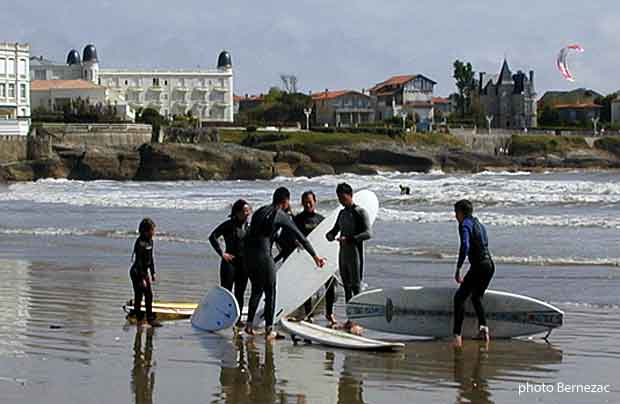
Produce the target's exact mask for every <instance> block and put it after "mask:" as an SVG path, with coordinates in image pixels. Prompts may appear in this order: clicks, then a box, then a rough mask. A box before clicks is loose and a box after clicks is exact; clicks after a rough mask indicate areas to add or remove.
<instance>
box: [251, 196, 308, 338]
mask: <svg viewBox="0 0 620 404" xmlns="http://www.w3.org/2000/svg"><path fill="white" fill-rule="evenodd" d="M280 228H282V229H286V230H289V231H291V233H292V234H294V235H295V238H296V239H297V241H299V243H300V244H301V245H302V246H303V247H304V249H305V250H306V251H308V253H309V254H310V255H312V256H313V257H314V256H316V253H315V251H314V249H313V248H312V245H311V244H310V243H309V242H308V240H306V238H305V237H304V235H303V234H302V233H301V232H300V231H299V229H298V228H297V226H295V223H293V220H292V219H291V217H290V215H288V214H287V213H286V212H284V211H283V210H282V209H280V208H278V207H276V206H274V205H267V206H263V207H262V208H260V209H259V210H257V211H256V212H255V213H254V215H253V216H252V222H251V224H250V231H249V233H248V235H247V237H246V239H245V254H244V256H243V257H244V262H245V265H246V269H247V271H248V274H249V275H250V280H251V281H252V295H251V297H250V308H249V311H248V320H247V321H248V324H252V322H253V321H254V315H255V314H256V310H257V309H258V303H259V302H260V298H261V296H262V295H263V292H264V293H265V327H266V329H268V330H269V329H270V328H271V326H272V325H273V318H274V314H275V313H274V311H275V303H276V270H275V262H274V259H273V256H272V255H271V247H272V245H273V242H274V238H275V235H276V233H277V231H278V229H280ZM287 287H294V285H287Z"/></svg>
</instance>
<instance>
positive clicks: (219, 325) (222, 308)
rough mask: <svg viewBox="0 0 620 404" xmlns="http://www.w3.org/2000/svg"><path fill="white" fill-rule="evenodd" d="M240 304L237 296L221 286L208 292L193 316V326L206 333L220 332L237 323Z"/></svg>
mask: <svg viewBox="0 0 620 404" xmlns="http://www.w3.org/2000/svg"><path fill="white" fill-rule="evenodd" d="M240 315H241V313H240V310H239V304H238V303H237V299H235V295H233V294H232V293H230V292H229V291H228V290H226V289H224V288H223V287H221V286H216V287H214V288H212V289H211V290H209V292H207V294H206V296H205V297H203V298H202V300H201V301H200V304H199V305H198V307H197V308H196V310H194V313H193V314H192V325H193V326H194V327H196V328H199V329H201V330H204V331H219V330H223V329H226V328H230V327H232V326H234V325H235V324H236V323H237V320H239V316H240Z"/></svg>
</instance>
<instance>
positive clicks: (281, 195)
mask: <svg viewBox="0 0 620 404" xmlns="http://www.w3.org/2000/svg"><path fill="white" fill-rule="evenodd" d="M288 199H291V193H290V192H289V191H288V189H287V188H285V187H280V188H278V189H276V190H275V191H274V193H273V204H274V205H277V204H279V203H282V202H284V201H286V200H288Z"/></svg>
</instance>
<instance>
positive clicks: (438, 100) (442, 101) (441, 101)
mask: <svg viewBox="0 0 620 404" xmlns="http://www.w3.org/2000/svg"><path fill="white" fill-rule="evenodd" d="M449 103H450V100H449V99H448V98H443V97H433V104H449Z"/></svg>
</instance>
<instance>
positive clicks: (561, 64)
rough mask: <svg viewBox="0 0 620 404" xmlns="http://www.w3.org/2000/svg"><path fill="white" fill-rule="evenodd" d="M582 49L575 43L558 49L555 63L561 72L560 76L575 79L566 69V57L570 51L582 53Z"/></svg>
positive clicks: (569, 79)
mask: <svg viewBox="0 0 620 404" xmlns="http://www.w3.org/2000/svg"><path fill="white" fill-rule="evenodd" d="M583 51H584V49H583V48H582V47H581V46H580V45H577V44H573V45H568V46H567V47H565V48H562V50H560V53H559V54H558V60H557V62H556V64H557V66H558V70H559V71H560V73H561V74H562V77H564V78H565V79H566V80H568V81H575V77H573V74H572V73H571V72H570V70H569V69H568V64H567V63H566V58H567V57H568V55H569V53H570V52H576V53H582V52H583Z"/></svg>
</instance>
